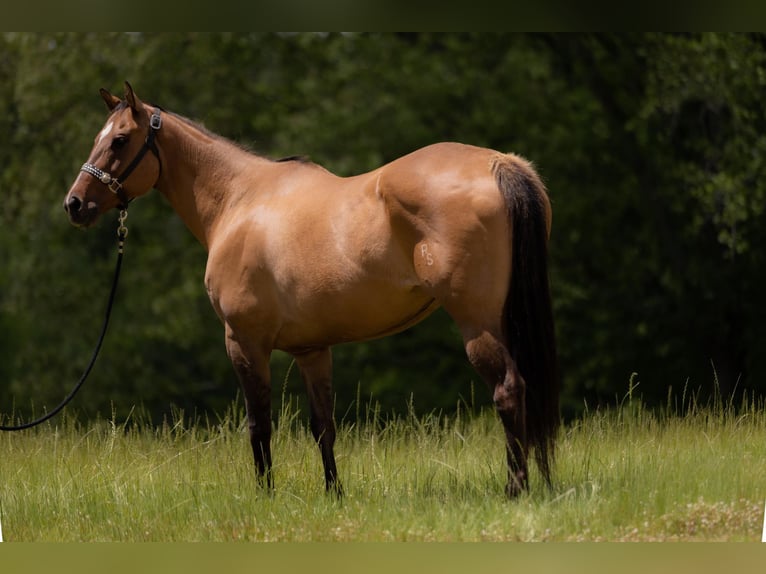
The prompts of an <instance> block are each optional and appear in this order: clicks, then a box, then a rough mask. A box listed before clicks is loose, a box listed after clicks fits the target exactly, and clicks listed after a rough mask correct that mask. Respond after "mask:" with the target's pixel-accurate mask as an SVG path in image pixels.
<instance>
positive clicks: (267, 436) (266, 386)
mask: <svg viewBox="0 0 766 574" xmlns="http://www.w3.org/2000/svg"><path fill="white" fill-rule="evenodd" d="M226 350H227V352H228V354H229V358H230V359H231V362H232V365H233V366H234V370H235V371H236V373H237V377H238V378H239V382H240V385H241V387H242V393H243V395H244V398H245V409H246V411H247V426H248V430H249V432H250V446H251V447H252V449H253V459H254V461H255V472H256V477H257V478H258V481H259V482H261V483H262V484H264V483H265V485H266V487H267V488H269V489H272V488H273V487H274V480H273V477H272V472H271V373H270V371H269V352H267V351H259V350H254V349H250V348H244V347H243V346H242V345H241V344H240V342H239V341H238V340H237V339H236V337H235V336H234V334H233V332H232V330H231V328H229V327H228V326H227V328H226Z"/></svg>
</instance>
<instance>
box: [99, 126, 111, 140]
mask: <svg viewBox="0 0 766 574" xmlns="http://www.w3.org/2000/svg"><path fill="white" fill-rule="evenodd" d="M113 127H114V122H109V123H108V124H106V126H104V129H103V130H101V133H100V134H98V143H101V140H103V139H104V138H105V137H106V136H108V135H109V132H111V131H112V128H113Z"/></svg>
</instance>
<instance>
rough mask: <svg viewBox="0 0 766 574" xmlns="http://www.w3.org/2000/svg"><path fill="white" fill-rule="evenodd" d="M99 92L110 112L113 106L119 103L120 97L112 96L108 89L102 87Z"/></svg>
mask: <svg viewBox="0 0 766 574" xmlns="http://www.w3.org/2000/svg"><path fill="white" fill-rule="evenodd" d="M99 93H100V94H101V97H102V98H104V101H105V102H106V107H107V108H109V111H110V112H111V111H112V110H113V109H114V108H116V107H117V104H119V103H120V98H118V97H117V96H113V95H112V94H110V93H109V90H105V89H104V88H101V89H100V90H99Z"/></svg>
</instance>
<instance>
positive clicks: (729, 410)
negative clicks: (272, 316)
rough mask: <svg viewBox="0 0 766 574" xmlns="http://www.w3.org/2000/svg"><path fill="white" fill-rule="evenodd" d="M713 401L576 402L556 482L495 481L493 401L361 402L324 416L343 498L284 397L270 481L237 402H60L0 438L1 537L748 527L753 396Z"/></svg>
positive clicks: (498, 460)
mask: <svg viewBox="0 0 766 574" xmlns="http://www.w3.org/2000/svg"><path fill="white" fill-rule="evenodd" d="M763 406H764V405H762V404H755V402H753V403H752V404H745V405H743V406H741V407H740V408H737V409H734V408H733V407H732V405H722V404H720V403H716V404H712V405H710V406H706V407H698V406H696V405H695V404H689V405H685V406H684V407H683V409H681V410H683V411H684V415H683V416H679V415H676V414H674V412H675V409H671V408H667V409H664V410H659V411H657V410H649V409H646V408H645V407H644V406H643V405H642V404H641V402H640V401H638V400H635V399H633V398H631V399H630V400H627V401H626V402H625V403H624V404H623V405H621V406H619V407H616V408H613V409H606V410H596V411H590V412H586V413H585V414H584V415H583V416H582V417H581V418H580V419H578V420H576V421H574V422H573V423H571V424H569V425H568V426H567V427H566V428H565V429H563V430H562V433H561V436H560V440H559V450H558V461H557V465H556V478H555V486H554V489H553V490H552V491H550V490H548V489H547V488H546V487H545V486H544V485H543V484H542V481H541V480H540V477H539V476H538V475H537V473H536V470H535V469H534V468H533V469H532V476H531V479H532V489H531V491H530V492H529V493H528V494H525V495H523V496H521V497H520V499H518V500H516V501H508V500H506V499H505V498H504V496H503V494H502V493H503V486H504V481H505V469H504V450H503V448H504V447H503V440H504V439H503V433H502V429H501V427H500V424H499V422H498V421H497V418H496V417H495V416H494V414H493V413H490V412H486V413H479V414H466V413H458V415H457V416H451V417H442V416H437V415H430V416H425V417H416V416H414V415H410V416H406V417H402V418H397V419H394V420H392V421H388V422H387V423H386V424H383V423H381V422H380V420H379V417H377V416H375V413H372V414H368V417H367V420H366V421H363V422H361V423H359V424H357V425H353V424H341V425H340V427H339V437H338V444H337V448H336V451H337V457H338V466H339V471H340V474H341V479H342V481H343V484H344V487H345V491H346V496H345V497H344V498H343V500H341V501H338V500H336V499H335V498H334V497H331V496H327V495H325V493H324V484H323V478H322V472H321V463H320V458H319V454H318V450H317V448H316V446H315V444H314V441H313V439H312V438H311V436H310V433H309V431H308V429H307V425H306V423H305V420H304V418H305V417H304V415H303V414H302V413H299V412H298V411H297V409H296V408H295V407H294V406H292V405H291V403H290V402H289V401H288V402H287V404H286V405H285V406H284V407H283V409H282V413H281V416H280V417H279V419H278V420H279V424H278V425H277V426H276V428H275V433H274V438H273V445H272V446H273V453H274V459H275V468H274V472H275V480H276V489H275V491H274V492H273V493H272V494H268V493H266V492H264V491H263V490H261V489H259V488H258V487H257V485H256V484H255V479H254V476H253V472H252V460H251V455H250V452H249V444H248V440H247V436H246V432H245V430H244V429H245V425H244V423H243V416H242V413H241V410H240V409H238V408H237V407H235V406H233V407H232V408H231V409H230V411H229V412H228V413H227V414H226V415H224V416H222V418H221V419H220V420H216V421H209V420H204V421H197V422H196V423H195V424H189V423H187V422H185V417H183V416H182V414H179V416H178V417H176V420H173V421H170V422H168V423H167V424H165V425H163V426H161V427H152V426H151V425H148V424H144V423H142V422H141V421H140V420H138V421H137V420H130V421H128V422H127V423H124V424H117V423H115V422H114V421H103V420H102V421H96V422H92V423H89V424H87V425H84V426H81V425H78V424H77V423H75V422H74V421H73V420H71V419H69V418H66V417H64V418H60V419H57V420H56V421H55V422H52V423H49V424H47V425H45V426H42V427H38V428H37V429H34V430H30V431H25V432H23V433H6V434H4V435H1V436H0V519H1V520H2V528H3V535H4V538H5V540H7V541H230V540H249V541H431V540H438V541H515V540H518V541H540V540H553V541H579V540H589V541H592V540H650V541H655V540H656V541H662V540H730V541H746V540H752V541H757V540H760V534H761V528H762V524H763V512H764V501H766V457H764V456H763V447H764V437H766V409H764V408H763Z"/></svg>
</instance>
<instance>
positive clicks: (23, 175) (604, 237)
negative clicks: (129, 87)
mask: <svg viewBox="0 0 766 574" xmlns="http://www.w3.org/2000/svg"><path fill="white" fill-rule="evenodd" d="M765 58H766V40H765V39H764V37H763V36H762V35H746V34H695V35H668V34H640V35H639V34H628V35H582V34H568V35H557V34H549V35H520V34H465V33H461V34H457V33H454V34H433V33H416V34H264V33H257V34H233V33H232V34H220V33H216V34H200V33H163V34H157V33H131V34H123V33H119V34H118V33H110V34H102V33H90V34H63V33H62V34H42V33H36V34H10V33H7V34H4V35H2V36H0V130H1V132H0V133H3V136H4V137H3V140H2V142H0V169H1V171H0V188H2V190H3V203H2V207H0V251H2V253H3V259H2V264H0V293H2V295H1V296H0V376H1V377H2V381H3V383H2V385H0V410H2V411H3V412H8V411H9V410H10V409H11V408H15V409H16V411H17V412H28V411H30V410H31V409H32V408H33V407H34V409H35V410H37V411H38V412H39V411H40V410H42V409H43V408H44V407H45V406H48V407H50V406H52V405H53V404H54V403H56V402H57V401H58V400H59V398H60V397H62V396H63V394H64V393H65V392H66V390H67V389H68V387H69V385H70V384H71V383H72V382H74V381H76V380H77V378H78V377H79V375H80V372H81V369H82V368H83V366H84V364H85V362H86V361H87V358H88V356H89V353H90V349H91V347H92V345H93V344H94V343H95V337H96V333H97V329H98V324H99V322H100V319H101V314H102V312H103V305H104V304H105V300H106V295H107V289H108V285H109V280H110V277H109V274H110V272H111V269H112V265H113V260H114V256H115V254H114V225H113V223H112V220H111V219H109V218H106V219H107V220H106V221H104V222H102V224H101V225H100V226H98V227H97V228H95V229H92V230H89V231H88V232H87V233H78V232H77V231H75V230H73V229H72V228H71V226H70V225H69V224H68V222H67V221H66V218H65V217H64V215H63V212H62V209H61V201H62V200H63V197H64V193H65V191H66V189H67V187H68V186H69V184H70V182H71V181H72V179H73V178H74V176H75V174H76V173H77V169H78V168H79V166H80V165H81V163H82V162H83V161H84V160H85V157H86V156H87V153H88V149H89V148H90V146H91V145H92V138H93V136H94V134H95V133H96V132H97V131H98V129H99V127H100V126H101V124H102V122H103V118H104V114H105V109H104V107H103V103H102V102H101V100H100V98H99V97H98V92H97V90H98V88H99V87H102V86H103V87H107V88H109V89H111V90H113V91H114V92H115V93H120V91H121V85H122V81H123V80H125V79H128V80H130V81H131V83H132V84H133V86H134V87H135V88H136V90H137V92H138V93H139V94H140V95H141V97H142V98H144V99H146V100H147V101H151V102H154V103H157V104H159V105H162V106H163V107H165V108H167V109H170V110H173V111H176V112H178V113H181V114H183V115H186V116H188V117H191V118H193V119H195V120H198V121H201V122H202V123H204V124H205V125H206V126H207V127H208V128H210V129H211V130H213V131H216V132H218V133H221V134H222V135H224V136H227V137H229V138H232V139H234V140H236V141H238V142H241V143H243V144H245V145H248V146H250V147H251V148H252V149H254V150H256V151H257V152H258V153H261V154H264V155H268V156H271V157H279V156H286V155H294V154H305V155H308V156H310V157H311V158H312V159H313V160H314V161H317V162H318V163H321V164H322V165H324V166H326V167H327V168H328V169H331V170H333V171H335V172H337V173H339V174H342V175H347V174H352V173H358V172H360V171H363V170H367V169H370V168H373V167H376V166H378V165H380V164H381V163H382V162H385V161H389V160H391V159H394V158H395V157H398V156H400V155H402V154H404V153H407V152H409V151H411V150H413V149H415V148H417V147H419V146H422V145H425V144H428V143H432V142H434V141H439V140H460V141H464V142H467V143H473V144H477V145H485V146H490V147H494V148H496V149H500V150H507V151H515V152H518V153H521V154H522V155H524V156H526V157H528V158H530V159H532V160H533V161H534V162H535V163H536V165H537V166H538V169H539V170H540V172H541V174H542V175H543V177H544V179H545V181H546V183H547V185H548V188H549V190H550V193H551V196H552V199H553V205H554V227H553V237H552V244H551V257H552V268H551V272H552V284H553V289H554V304H555V309H556V320H557V331H558V337H559V354H560V358H561V363H562V371H563V373H564V378H563V382H564V400H563V404H564V408H565V411H566V413H567V414H569V415H573V414H575V413H576V412H578V411H580V410H581V409H582V406H583V404H584V400H585V401H587V402H588V404H595V403H598V402H602V401H612V400H613V399H614V397H615V395H617V394H619V392H620V391H619V390H620V389H622V388H624V386H625V381H627V379H628V377H629V376H630V373H632V372H638V373H639V375H640V381H641V387H640V388H641V391H642V392H643V395H644V397H645V399H646V400H647V401H649V402H654V403H658V402H662V401H663V400H664V398H665V397H666V396H667V389H668V387H669V386H673V387H674V388H680V387H682V386H684V385H688V386H689V387H690V388H700V387H705V390H706V391H711V390H712V389H710V384H709V383H708V381H710V380H712V379H713V378H716V379H717V381H718V386H719V389H717V390H720V391H721V392H723V393H724V394H730V393H732V392H734V390H735V386H736V389H737V391H742V390H747V391H749V392H752V393H763V392H764V390H765V389H766V387H764V382H763V381H766V355H764V354H763V353H759V352H758V350H759V349H760V348H762V346H763V345H764V344H766V335H765V334H764V333H766V331H764V330H763V329H761V328H760V325H762V324H763V322H764V320H766V317H764V306H763V305H762V304H760V296H761V295H760V294H761V293H763V292H764V287H766V286H765V285H764V280H765V279H766V272H765V271H764V269H766V266H764V264H763V263H764V262H763V257H764V256H763V252H762V251H763V250H761V249H759V246H760V245H763V244H764V240H766V237H764V234H766V231H764V230H765V229H766V226H764V225H763V212H764V202H765V201H766V200H765V196H766V193H765V187H764V185H765V184H764V182H765V181H766V178H764V157H765V155H764V154H765V152H766V139H765V138H766V136H764V135H763V134H764V133H766V129H764V128H766V125H764V123H765V118H764V112H763V106H762V104H761V99H762V93H763V87H764V82H766V61H765ZM128 225H129V228H130V237H129V240H128V246H127V255H126V264H125V268H124V272H123V277H122V282H121V286H120V291H119V294H118V300H117V306H116V309H115V312H114V315H113V323H112V326H111V327H110V333H109V336H108V338H107V343H106V345H105V348H104V350H103V356H102V357H101V358H100V359H99V362H98V363H97V366H96V369H95V371H94V373H93V375H92V381H90V382H89V383H88V385H87V386H86V387H85V390H84V391H83V393H82V394H81V396H80V397H78V399H77V404H78V405H79V406H80V407H81V408H82V411H83V412H84V413H85V415H87V416H93V415H95V414H97V413H105V412H110V410H111V409H112V408H114V409H116V411H117V412H118V413H122V414H123V416H124V415H126V414H127V412H129V410H130V409H131V408H132V406H133V405H135V404H137V403H139V404H142V405H143V406H144V407H145V408H146V409H147V410H148V411H149V412H151V414H152V417H153V418H154V419H155V420H161V418H162V417H163V415H165V414H167V413H168V412H169V409H170V406H171V405H178V406H181V407H183V408H185V409H186V410H187V412H193V411H194V410H195V409H197V410H198V411H218V410H219V409H222V408H224V406H225V405H226V404H228V401H229V400H230V399H231V397H232V396H233V395H234V394H235V393H236V384H235V381H234V377H233V372H232V370H231V367H230V366H229V364H228V360H227V358H226V356H225V352H224V348H223V343H222V337H223V334H222V329H221V326H220V325H219V323H218V320H217V319H216V318H215V316H214V314H213V312H212V310H211V309H210V306H209V304H208V302H207V300H206V295H205V291H204V288H203V286H202V277H203V273H204V265H205V253H204V250H203V249H202V248H201V247H200V246H199V245H197V244H196V242H195V240H194V239H193V237H192V236H191V235H190V234H189V233H188V232H187V230H186V229H185V228H184V226H183V224H182V223H181V222H180V220H179V219H178V218H177V217H176V216H175V214H174V213H172V211H171V210H170V209H169V207H168V206H167V205H166V202H165V201H164V200H163V199H162V198H161V197H159V196H158V194H153V195H150V196H148V197H147V198H144V199H142V200H141V201H137V202H135V204H134V205H133V206H132V207H131V214H130V219H129V221H128ZM334 364H335V368H336V385H335V388H336V391H337V395H338V399H337V411H338V412H339V413H340V414H342V413H344V412H347V411H350V412H354V410H355V408H358V402H357V396H358V395H360V396H362V397H367V396H369V395H370V394H372V395H373V396H374V397H375V399H376V400H379V401H380V402H381V404H382V408H383V409H384V410H385V411H390V410H392V409H393V410H400V411H401V410H402V409H406V405H407V404H408V401H409V400H410V397H411V395H412V394H414V395H415V397H416V399H417V400H416V404H418V405H422V406H423V407H424V408H428V409H431V408H435V409H444V410H447V411H451V410H452V409H454V406H455V404H457V402H458V401H459V400H460V399H461V398H462V400H463V401H464V402H467V403H469V404H472V405H481V404H485V403H486V402H487V399H488V396H489V394H488V393H486V392H485V389H484V384H483V383H482V382H481V381H479V380H478V377H476V375H475V374H474V373H473V372H472V371H471V370H470V368H469V367H468V365H467V362H466V361H465V359H464V354H463V351H462V346H461V342H460V339H459V336H458V335H457V333H456V332H455V330H454V328H452V326H451V324H450V322H449V320H448V318H447V317H446V315H445V314H443V313H439V314H437V315H436V316H434V317H433V318H432V319H430V320H429V321H427V322H426V323H424V324H422V325H420V326H418V327H416V328H414V329H413V330H411V331H408V332H407V333H404V334H401V335H399V336H396V337H392V338H389V339H385V340H381V341H375V342H371V343H365V344H355V345H342V346H339V347H338V348H337V349H336V350H335V361H334ZM289 365H290V359H289V357H287V356H284V355H282V354H275V357H274V367H273V372H274V381H275V383H274V387H275V389H274V393H275V397H277V396H278V393H280V392H281V388H280V381H282V380H285V379H286V380H287V388H288V391H289V392H291V393H292V392H296V393H297V392H300V390H301V384H300V383H299V381H298V379H297V375H296V374H295V373H294V372H293V373H290V375H289V377H288V368H289ZM713 373H714V374H715V376H713ZM355 404H356V406H355Z"/></svg>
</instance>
